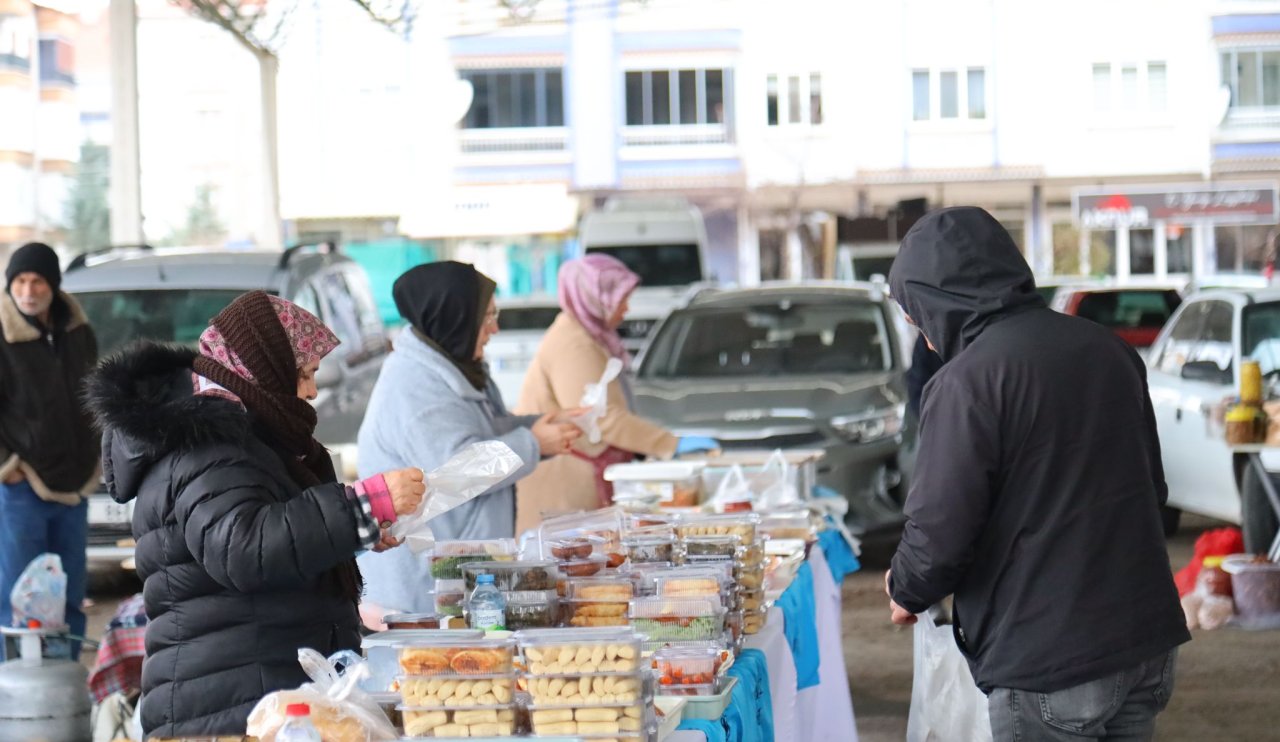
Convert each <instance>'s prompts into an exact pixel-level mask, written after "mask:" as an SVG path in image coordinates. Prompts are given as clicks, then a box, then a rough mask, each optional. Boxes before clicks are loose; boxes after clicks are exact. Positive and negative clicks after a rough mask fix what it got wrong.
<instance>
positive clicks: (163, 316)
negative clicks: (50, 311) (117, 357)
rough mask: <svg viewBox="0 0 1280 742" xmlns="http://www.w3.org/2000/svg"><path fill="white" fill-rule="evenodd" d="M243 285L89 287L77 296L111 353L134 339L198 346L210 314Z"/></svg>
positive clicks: (100, 347)
mask: <svg viewBox="0 0 1280 742" xmlns="http://www.w3.org/2000/svg"><path fill="white" fill-rule="evenodd" d="M242 293H244V292H243V291H240V290H235V289H217V290H213V289H137V290H127V291H86V292H78V293H76V295H75V296H76V299H77V300H78V301H79V302H80V306H81V307H82V308H83V309H84V313H85V316H86V317H88V318H89V323H90V324H91V325H92V327H93V331H94V334H95V335H96V336H97V338H98V350H99V352H100V353H101V355H104V356H105V355H107V354H108V353H113V352H115V351H117V350H119V349H120V348H121V347H123V346H124V345H126V344H127V343H129V342H130V341H133V340H139V339H146V340H155V341H159V342H166V343H181V344H182V345H187V346H191V347H195V345H196V343H197V341H198V340H199V339H200V333H202V332H204V330H205V328H206V327H208V326H209V320H211V319H213V316H214V315H216V314H217V313H218V312H221V311H222V310H223V309H224V308H225V307H226V306H227V305H228V304H230V303H231V302H232V301H234V300H235V298H236V297H237V296H240V295H241V294H242Z"/></svg>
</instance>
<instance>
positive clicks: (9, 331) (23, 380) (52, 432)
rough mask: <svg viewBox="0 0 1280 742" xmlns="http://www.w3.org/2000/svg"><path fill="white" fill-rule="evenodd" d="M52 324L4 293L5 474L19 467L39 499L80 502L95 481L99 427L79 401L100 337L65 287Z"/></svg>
mask: <svg viewBox="0 0 1280 742" xmlns="http://www.w3.org/2000/svg"><path fill="white" fill-rule="evenodd" d="M50 325H51V327H50V328H48V329H47V330H45V329H44V328H41V327H38V326H37V325H36V324H34V323H32V322H31V321H30V320H28V319H27V318H26V317H25V316H24V315H23V314H22V312H20V311H19V310H18V307H17V305H15V304H14V303H13V298H12V297H10V296H9V295H8V294H7V293H3V294H0V329H2V330H3V340H2V341H0V478H3V477H5V476H8V474H9V473H10V472H12V471H13V470H14V469H17V468H21V469H22V470H23V473H24V474H25V475H26V477H27V481H28V482H29V483H30V484H31V487H32V489H34V490H35V492H36V494H37V495H39V496H40V497H41V498H43V499H45V500H49V501H52V502H61V503H62V504H64V505H78V504H79V503H80V497H81V495H84V494H88V493H89V492H91V491H92V490H93V489H94V488H96V487H97V485H98V433H97V431H96V430H94V428H93V419H92V417H91V416H90V415H89V413H88V412H87V411H86V410H85V409H84V406H83V405H82V404H81V401H80V394H81V390H82V386H83V384H84V378H85V376H86V375H87V374H88V373H89V371H90V370H91V369H92V368H93V365H94V364H95V363H97V362H98V342H97V340H96V339H95V338H94V336H93V330H91V329H90V328H89V323H88V321H87V320H86V319H85V316H84V311H83V310H81V309H80V305H79V304H78V303H77V302H76V300H75V299H73V298H71V296H70V295H68V294H65V293H59V294H58V295H57V297H56V298H55V299H54V301H53V307H52V308H51V310H50Z"/></svg>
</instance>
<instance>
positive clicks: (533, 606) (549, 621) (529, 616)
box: [503, 590, 560, 631]
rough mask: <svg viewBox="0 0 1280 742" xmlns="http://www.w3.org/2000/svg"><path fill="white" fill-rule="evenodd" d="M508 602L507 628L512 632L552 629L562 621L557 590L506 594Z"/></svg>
mask: <svg viewBox="0 0 1280 742" xmlns="http://www.w3.org/2000/svg"><path fill="white" fill-rule="evenodd" d="M503 597H504V598H505V599H506V601H507V610H506V623H505V626H506V627H507V629H509V630H511V631H519V630H521V629H550V628H553V627H555V625H556V623H557V622H558V621H559V620H560V605H559V601H558V600H557V598H556V591H555V590H535V591H527V592H509V593H504V594H503Z"/></svg>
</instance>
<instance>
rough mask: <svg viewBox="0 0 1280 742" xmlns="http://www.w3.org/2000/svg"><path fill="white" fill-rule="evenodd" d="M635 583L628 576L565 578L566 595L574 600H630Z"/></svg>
mask: <svg viewBox="0 0 1280 742" xmlns="http://www.w3.org/2000/svg"><path fill="white" fill-rule="evenodd" d="M634 593H635V584H634V582H633V581H632V580H631V579H630V578H628V577H578V578H573V579H569V580H565V588H564V597H566V598H570V599H573V600H630V599H631V597H632V596H633V594H634Z"/></svg>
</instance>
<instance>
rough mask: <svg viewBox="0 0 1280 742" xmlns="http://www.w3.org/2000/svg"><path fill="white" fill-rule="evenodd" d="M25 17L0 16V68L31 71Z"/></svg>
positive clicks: (28, 32)
mask: <svg viewBox="0 0 1280 742" xmlns="http://www.w3.org/2000/svg"><path fill="white" fill-rule="evenodd" d="M25 21H26V19H24V18H19V17H18V16H0V69H11V70H18V71H19V72H30V71H31V34H30V31H29V30H28V29H27V28H26V27H25V26H24V23H25Z"/></svg>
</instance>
